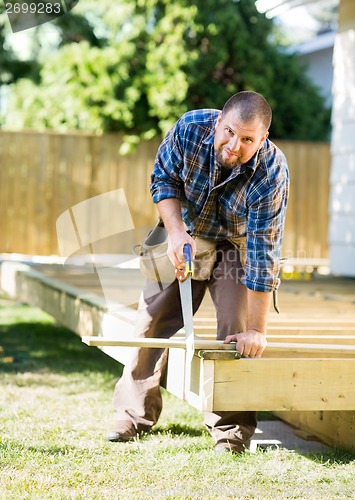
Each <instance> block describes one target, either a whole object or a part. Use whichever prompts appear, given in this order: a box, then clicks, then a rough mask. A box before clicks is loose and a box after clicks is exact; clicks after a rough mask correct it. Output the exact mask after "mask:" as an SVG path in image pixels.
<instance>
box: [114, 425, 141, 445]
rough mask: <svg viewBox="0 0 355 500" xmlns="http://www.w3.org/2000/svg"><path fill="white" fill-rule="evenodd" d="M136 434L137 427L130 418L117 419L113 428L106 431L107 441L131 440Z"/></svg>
mask: <svg viewBox="0 0 355 500" xmlns="http://www.w3.org/2000/svg"><path fill="white" fill-rule="evenodd" d="M137 434H138V433H137V429H136V428H135V427H134V425H133V423H132V422H131V421H130V420H118V421H117V422H116V426H115V429H114V430H112V431H110V432H109V433H108V435H107V441H110V442H111V443H124V442H127V441H132V440H133V439H134V438H135V437H136V436H137Z"/></svg>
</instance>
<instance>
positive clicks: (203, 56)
mask: <svg viewBox="0 0 355 500" xmlns="http://www.w3.org/2000/svg"><path fill="white" fill-rule="evenodd" d="M95 9H96V10H95ZM98 9H99V10H98ZM98 12H99V13H98ZM70 15H71V14H68V15H67V16H68V18H69V16H70ZM86 15H87V16H88V17H90V16H96V18H95V19H96V20H95V22H96V23H97V22H100V26H101V33H102V34H103V35H102V39H101V41H100V40H99V39H100V37H99V38H98V40H99V41H98V43H96V46H93V45H94V44H93V43H92V42H90V43H89V42H88V41H87V40H85V41H80V42H79V43H76V44H73V43H68V44H67V45H65V46H63V47H61V48H59V49H58V50H57V51H56V52H55V53H53V54H52V55H51V57H50V58H48V59H45V60H44V61H43V66H42V68H41V72H40V77H41V81H40V83H39V84H38V85H36V84H33V83H31V82H28V80H23V81H22V82H19V83H18V84H17V85H16V86H15V89H14V103H13V106H12V111H13V113H12V114H11V115H10V116H11V120H13V123H16V124H17V125H18V126H27V127H36V128H38V127H47V128H55V129H58V128H59V129H63V128H65V129H84V130H93V131H124V132H125V133H126V134H128V135H129V137H130V138H131V140H133V141H137V140H139V138H141V137H144V138H147V137H152V136H153V135H154V134H157V133H158V134H161V133H164V132H166V130H167V129H168V128H169V127H170V126H171V125H172V124H173V122H174V121H175V120H176V119H177V118H178V117H179V116H180V115H181V113H183V112H184V111H186V110H188V109H191V108H196V107H221V106H222V105H223V103H224V102H225V100H226V99H227V98H228V97H229V96H230V95H231V94H233V93H235V92H238V91H241V90H256V91H258V92H261V93H262V94H263V95H265V97H266V98H267V99H268V100H269V101H270V103H271V105H272V107H273V110H274V120H273V125H272V130H271V135H272V137H274V138H284V139H286V138H292V139H305V140H315V139H325V138H326V137H327V134H328V132H329V110H327V109H325V105H324V101H323V98H322V97H321V96H320V94H319V92H318V90H317V89H316V88H315V87H314V85H312V84H311V83H310V81H309V80H308V79H307V77H306V76H305V71H304V69H303V68H301V67H300V66H299V64H298V62H297V59H296V58H295V57H294V56H292V55H287V54H286V53H283V52H281V51H280V48H279V47H278V46H277V44H276V42H275V40H276V37H275V29H276V28H275V26H274V24H273V22H272V21H271V20H269V19H267V18H266V17H265V16H264V15H262V14H260V13H259V12H258V11H257V10H256V8H255V5H254V2H251V1H250V0H218V1H216V0H193V1H191V0H189V1H188V0H179V1H175V0H174V1H173V0H121V1H120V2H116V3H113V4H112V3H111V2H109V1H108V0H101V2H100V5H99V6H98V5H97V2H96V3H93V2H91V1H89V0H88V4H87V11H86ZM67 16H64V17H63V18H62V19H63V22H64V20H65V17H67ZM90 19H92V18H90ZM95 22H93V24H94V25H95ZM9 119H10V118H9ZM314 121H316V123H314Z"/></svg>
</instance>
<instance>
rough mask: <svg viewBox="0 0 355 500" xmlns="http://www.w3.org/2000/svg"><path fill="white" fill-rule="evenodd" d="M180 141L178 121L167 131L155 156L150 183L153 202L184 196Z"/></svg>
mask: <svg viewBox="0 0 355 500" xmlns="http://www.w3.org/2000/svg"><path fill="white" fill-rule="evenodd" d="M180 141H181V138H180V137H179V124H178V123H177V124H175V126H174V127H173V128H172V129H171V130H170V131H169V132H168V133H167V135H166V137H165V139H164V140H163V142H162V143H161V145H160V147H159V149H158V152H157V155H156V157H155V162H154V169H153V172H152V174H151V184H150V192H151V195H152V199H153V203H158V202H159V201H161V200H164V199H165V198H179V199H182V198H183V193H184V186H183V182H182V180H181V177H180V172H181V169H182V166H183V161H184V160H183V154H182V150H181V144H180Z"/></svg>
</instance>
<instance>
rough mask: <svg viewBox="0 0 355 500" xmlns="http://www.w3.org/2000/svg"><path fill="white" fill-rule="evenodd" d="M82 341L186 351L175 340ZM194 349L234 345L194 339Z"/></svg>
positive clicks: (87, 338)
mask: <svg viewBox="0 0 355 500" xmlns="http://www.w3.org/2000/svg"><path fill="white" fill-rule="evenodd" d="M82 341H83V342H84V343H85V344H87V345H91V346H115V347H147V348H169V349H186V340H184V339H181V340H175V339H174V338H173V337H172V338H170V339H159V338H110V339H107V338H105V337H92V336H84V337H82ZM195 349H196V350H199V349H201V350H203V349H215V350H218V349H219V350H226V351H235V344H234V343H233V344H223V342H222V341H221V340H202V339H201V340H199V339H195Z"/></svg>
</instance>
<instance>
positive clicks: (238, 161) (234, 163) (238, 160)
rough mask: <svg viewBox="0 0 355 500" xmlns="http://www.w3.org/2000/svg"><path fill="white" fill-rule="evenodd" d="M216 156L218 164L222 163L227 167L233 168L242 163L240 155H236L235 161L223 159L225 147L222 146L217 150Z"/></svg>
mask: <svg viewBox="0 0 355 500" xmlns="http://www.w3.org/2000/svg"><path fill="white" fill-rule="evenodd" d="M215 158H216V162H217V163H218V165H221V166H222V167H225V168H229V169H231V170H232V169H233V168H235V167H238V165H241V163H242V161H241V158H240V156H236V157H235V160H234V161H229V162H226V161H225V160H224V159H223V148H220V149H219V150H218V151H215Z"/></svg>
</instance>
